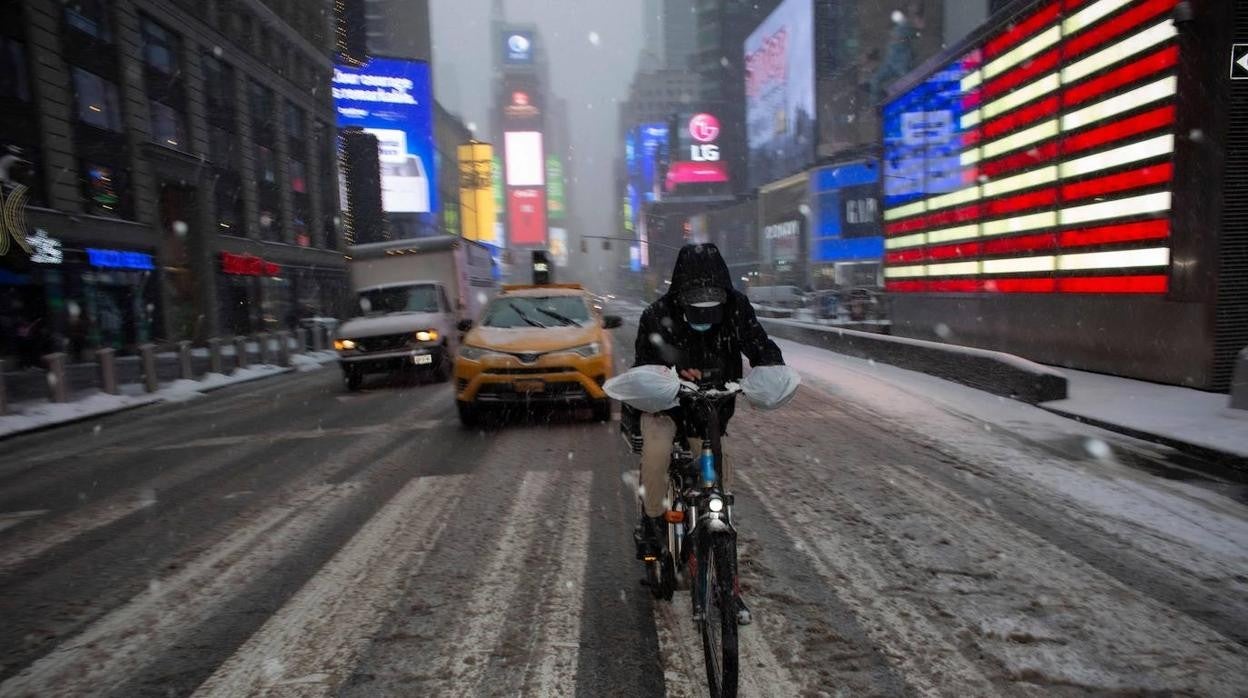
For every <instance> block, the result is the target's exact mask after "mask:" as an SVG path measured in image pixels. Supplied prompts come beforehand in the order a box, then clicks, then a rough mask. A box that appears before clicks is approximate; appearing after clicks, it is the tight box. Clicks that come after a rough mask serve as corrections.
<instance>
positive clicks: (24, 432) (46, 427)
mask: <svg viewBox="0 0 1248 698" xmlns="http://www.w3.org/2000/svg"><path fill="white" fill-rule="evenodd" d="M275 368H281V370H280V371H274V372H273V373H268V374H265V375H262V376H252V377H250V378H246V379H244V380H239V381H234V382H233V383H224V384H221V385H213V386H208V387H205V388H203V389H202V390H198V391H196V392H199V393H204V394H207V393H213V392H216V391H218V390H222V389H225V388H234V387H237V386H240V385H247V384H250V383H255V382H257V381H261V380H264V379H266V378H276V377H277V376H284V375H287V374H290V373H295V369H294V367H275ZM171 402H176V401H169V400H163V399H161V398H153V399H151V400H147V401H145V402H137V403H135V404H133V405H123V406H121V407H117V408H115V409H111V410H107V411H103V412H95V413H92V414H84V415H80V416H76V417H70V418H69V419H65V420H62V421H59V422H49V423H47V424H40V425H39V426H34V427H30V428H29V429H21V430H19V431H11V432H9V433H7V434H0V442H3V441H6V440H8V439H13V438H17V437H19V436H28V435H30V434H36V433H39V432H42V431H50V430H52V429H59V428H60V427H67V426H72V425H74V424H81V423H82V422H86V421H89V420H92V419H100V418H103V417H111V416H112V415H115V414H121V413H123V412H131V411H133V410H137V409H140V408H142V407H151V406H152V405H159V404H166V403H171Z"/></svg>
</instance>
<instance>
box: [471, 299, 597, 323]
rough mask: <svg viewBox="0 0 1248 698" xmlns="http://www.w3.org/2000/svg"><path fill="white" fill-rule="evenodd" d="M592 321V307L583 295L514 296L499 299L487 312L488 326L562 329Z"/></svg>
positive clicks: (485, 321)
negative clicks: (562, 327)
mask: <svg viewBox="0 0 1248 698" xmlns="http://www.w3.org/2000/svg"><path fill="white" fill-rule="evenodd" d="M588 321H589V307H588V306H586V305H585V299H583V298H581V297H580V296H512V297H502V298H496V299H494V301H493V302H491V303H490V305H489V307H487V308H486V310H485V319H484V320H483V321H482V324H483V325H485V326H486V327H502V328H514V327H559V326H571V325H582V324H584V323H586V322H588Z"/></svg>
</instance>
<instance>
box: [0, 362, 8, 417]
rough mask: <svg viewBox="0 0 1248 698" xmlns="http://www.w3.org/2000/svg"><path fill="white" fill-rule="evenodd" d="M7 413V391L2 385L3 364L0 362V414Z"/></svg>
mask: <svg viewBox="0 0 1248 698" xmlns="http://www.w3.org/2000/svg"><path fill="white" fill-rule="evenodd" d="M8 413H9V393H8V391H7V390H6V389H5V386H4V365H3V363H2V362H0V414H8Z"/></svg>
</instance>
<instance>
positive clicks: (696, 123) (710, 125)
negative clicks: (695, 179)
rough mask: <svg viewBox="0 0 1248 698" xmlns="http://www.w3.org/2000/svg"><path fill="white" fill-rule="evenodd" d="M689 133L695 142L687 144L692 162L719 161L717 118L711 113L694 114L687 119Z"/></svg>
mask: <svg viewBox="0 0 1248 698" xmlns="http://www.w3.org/2000/svg"><path fill="white" fill-rule="evenodd" d="M689 135H690V136H692V137H693V140H695V141H697V143H693V144H690V146H689V159H690V160H692V161H694V162H719V146H718V145H715V143H714V141H715V139H717V138H719V119H716V118H715V116H714V115H713V114H707V113H705V112H704V113H701V114H696V115H695V116H694V117H693V118H692V119H690V120H689Z"/></svg>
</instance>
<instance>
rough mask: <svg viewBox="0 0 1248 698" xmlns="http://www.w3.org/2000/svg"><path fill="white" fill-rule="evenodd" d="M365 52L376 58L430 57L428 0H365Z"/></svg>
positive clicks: (422, 59) (430, 35) (425, 58)
mask: <svg viewBox="0 0 1248 698" xmlns="http://www.w3.org/2000/svg"><path fill="white" fill-rule="evenodd" d="M365 2H366V3H367V4H366V7H365V14H366V17H367V19H368V52H369V53H371V54H375V55H378V56H391V57H394V58H414V59H416V60H421V61H428V60H432V58H433V38H432V32H431V31H430V21H429V0H365Z"/></svg>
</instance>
